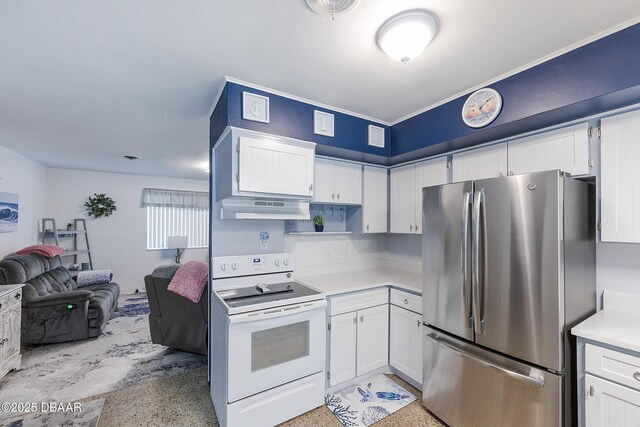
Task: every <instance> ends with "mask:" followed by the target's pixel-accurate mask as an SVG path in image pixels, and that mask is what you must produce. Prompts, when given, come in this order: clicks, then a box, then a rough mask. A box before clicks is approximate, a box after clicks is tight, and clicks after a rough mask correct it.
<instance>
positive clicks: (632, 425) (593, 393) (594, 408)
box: [585, 374, 640, 427]
mask: <svg viewBox="0 0 640 427" xmlns="http://www.w3.org/2000/svg"><path fill="white" fill-rule="evenodd" d="M585 385H586V393H585V395H586V398H585V399H586V402H585V425H586V427H638V426H640V391H637V390H632V389H630V388H627V387H623V386H621V385H618V384H615V383H613V382H610V381H606V380H603V379H601V378H598V377H594V376H592V375H589V374H587V375H586V376H585Z"/></svg>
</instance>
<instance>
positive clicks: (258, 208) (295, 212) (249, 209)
mask: <svg viewBox="0 0 640 427" xmlns="http://www.w3.org/2000/svg"><path fill="white" fill-rule="evenodd" d="M216 207H217V210H218V218H219V219H310V215H309V202H303V201H296V200H281V199H262V198H248V197H229V198H226V199H224V200H220V201H219V202H217V204H216Z"/></svg>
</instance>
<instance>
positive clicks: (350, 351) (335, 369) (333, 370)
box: [329, 311, 358, 386]
mask: <svg viewBox="0 0 640 427" xmlns="http://www.w3.org/2000/svg"><path fill="white" fill-rule="evenodd" d="M330 319H331V320H330V325H331V329H330V330H329V332H330V333H329V337H330V338H329V385H330V386H334V385H336V384H340V383H341V382H344V381H347V380H350V379H351V378H355V376H356V340H357V334H356V331H357V328H358V317H357V312H356V311H353V312H351V313H344V314H339V315H337V316H331V318H330Z"/></svg>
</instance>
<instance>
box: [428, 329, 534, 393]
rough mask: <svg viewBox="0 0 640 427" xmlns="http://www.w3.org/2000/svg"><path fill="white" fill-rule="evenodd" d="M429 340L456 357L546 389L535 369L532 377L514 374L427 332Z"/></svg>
mask: <svg viewBox="0 0 640 427" xmlns="http://www.w3.org/2000/svg"><path fill="white" fill-rule="evenodd" d="M426 335H427V338H429V339H431V340H433V341H435V342H436V343H437V344H438V345H441V346H442V347H445V348H446V349H448V350H449V351H451V352H453V353H455V354H456V355H458V356H460V357H464V358H466V359H469V360H472V361H474V362H476V363H479V364H481V365H483V366H486V367H488V368H493V369H496V370H498V371H500V372H502V373H503V374H505V375H508V376H510V377H511V378H514V379H516V380H519V381H522V382H525V383H527V384H530V385H533V386H536V387H540V388H542V387H544V377H543V376H542V375H536V372H535V369H533V368H532V369H531V371H532V372H531V375H524V374H521V373H519V372H514V371H512V370H511V369H508V368H505V367H504V366H500V365H498V364H496V363H494V362H492V361H489V360H485V359H483V358H480V357H478V356H472V355H471V354H469V353H466V352H464V351H462V350H461V349H459V348H457V347H454V345H452V344H451V343H449V342H445V341H444V340H442V339H441V338H440V336H439V335H438V334H436V333H433V332H427V334H426Z"/></svg>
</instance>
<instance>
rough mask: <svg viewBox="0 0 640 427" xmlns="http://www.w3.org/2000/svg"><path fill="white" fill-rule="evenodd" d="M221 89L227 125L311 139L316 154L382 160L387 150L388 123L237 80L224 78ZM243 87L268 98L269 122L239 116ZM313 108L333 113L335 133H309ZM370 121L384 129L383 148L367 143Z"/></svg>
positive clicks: (387, 155)
mask: <svg viewBox="0 0 640 427" xmlns="http://www.w3.org/2000/svg"><path fill="white" fill-rule="evenodd" d="M225 91H226V95H227V97H226V101H227V115H228V124H229V125H231V126H235V127H239V128H243V129H250V130H255V131H260V132H265V133H269V134H272V135H280V136H286V137H290V138H296V139H301V140H304V141H311V142H315V143H317V144H318V145H317V146H316V152H317V153H318V154H325V155H333V156H337V157H344V158H350V159H353V160H365V161H372V162H374V163H385V164H386V162H387V161H388V158H389V156H390V154H391V149H390V138H391V129H390V128H389V126H385V125H382V124H380V123H376V122H371V121H368V120H365V119H361V118H359V117H355V116H351V115H349V114H344V113H339V112H337V111H332V110H328V109H325V108H320V107H316V106H314V105H311V104H307V103H304V102H300V101H296V100H293V99H290V98H285V97H283V96H279V95H275V94H272V93H269V92H264V91H260V90H257V89H253V88H250V87H246V86H243V85H239V84H237V83H232V82H227V84H226V89H225ZM243 91H247V92H251V93H255V94H258V95H263V96H266V97H268V98H269V123H260V122H254V121H251V120H244V119H243V118H242V92H243ZM221 100H222V99H221ZM314 110H319V111H324V112H327V113H331V114H333V116H334V135H335V136H334V137H333V138H332V137H327V136H322V135H316V134H315V133H313V111H314ZM370 124H372V125H375V126H379V127H382V128H384V129H385V148H378V147H372V146H370V145H368V131H369V125H370ZM216 139H217V138H216Z"/></svg>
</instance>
